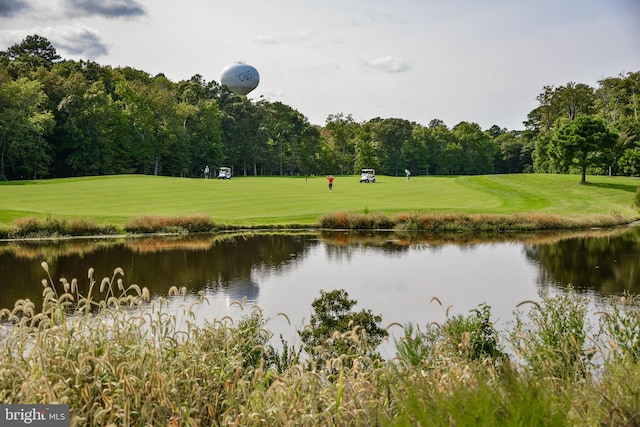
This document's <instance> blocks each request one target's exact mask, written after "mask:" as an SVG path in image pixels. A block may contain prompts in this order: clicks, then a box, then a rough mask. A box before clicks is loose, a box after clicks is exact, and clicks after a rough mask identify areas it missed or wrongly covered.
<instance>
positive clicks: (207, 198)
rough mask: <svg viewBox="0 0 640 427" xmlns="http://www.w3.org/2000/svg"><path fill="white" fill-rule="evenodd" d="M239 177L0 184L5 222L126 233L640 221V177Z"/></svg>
mask: <svg viewBox="0 0 640 427" xmlns="http://www.w3.org/2000/svg"><path fill="white" fill-rule="evenodd" d="M377 179H378V182H376V183H372V184H360V183H359V177H358V176H337V177H336V180H335V182H334V189H333V192H331V193H330V192H329V190H328V185H327V181H326V179H325V177H309V178H308V179H306V178H304V177H234V178H233V179H231V180H228V181H227V180H217V179H210V180H204V179H191V178H172V177H157V176H148V175H117V176H103V177H84V178H66V179H51V180H40V181H12V182H3V183H0V224H10V223H12V222H13V221H15V220H16V219H18V218H23V217H28V216H35V217H40V218H43V217H47V216H52V217H61V218H65V217H66V218H91V219H94V220H95V221H96V222H98V223H104V224H114V225H118V226H120V225H122V224H124V222H125V221H126V220H127V219H129V218H132V217H136V216H140V215H161V216H183V215H190V214H207V215H210V216H211V218H212V219H213V220H215V221H217V222H221V223H225V224H232V225H251V226H256V225H257V226H259V225H274V224H283V225H286V224H303V225H304V224H309V225H313V224H315V223H316V222H317V220H318V218H319V217H320V216H321V215H323V214H327V213H332V212H338V211H350V212H359V213H362V212H384V213H387V214H393V213H396V212H415V213H417V212H420V213H428V212H455V213H501V214H503V213H523V212H539V213H550V214H558V215H595V214H612V213H617V214H621V215H624V216H625V217H629V218H633V219H635V218H638V217H639V216H640V215H639V214H638V210H637V208H636V207H635V206H634V198H635V193H636V189H637V187H638V186H639V185H640V178H629V177H607V176H589V177H587V181H588V183H587V184H586V185H581V184H580V183H579V180H580V177H579V176H577V175H546V174H544V175H542V174H540V175H538V174H523V175H483V176H457V177H439V176H425V177H422V176H418V177H412V178H411V181H409V182H407V180H406V178H404V177H389V176H378V177H377Z"/></svg>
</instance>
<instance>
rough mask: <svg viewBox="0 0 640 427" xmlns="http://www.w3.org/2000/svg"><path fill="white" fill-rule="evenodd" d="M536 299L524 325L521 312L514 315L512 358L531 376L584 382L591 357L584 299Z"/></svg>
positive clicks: (590, 365) (544, 294) (546, 294)
mask: <svg viewBox="0 0 640 427" xmlns="http://www.w3.org/2000/svg"><path fill="white" fill-rule="evenodd" d="M540 297H541V302H540V303H539V304H538V303H531V309H530V310H529V312H528V315H527V317H528V318H527V320H526V321H525V319H524V313H523V312H522V311H520V310H518V311H517V312H516V319H515V321H514V329H513V330H512V331H511V335H510V342H511V344H512V345H513V348H514V350H515V353H516V355H517V356H518V357H520V358H521V359H522V360H523V361H524V362H526V369H527V370H529V371H530V372H531V373H532V374H533V375H535V376H538V377H542V378H550V379H553V380H558V381H565V382H566V381H571V380H576V379H579V378H584V377H585V376H586V375H587V374H588V373H589V372H590V370H591V368H592V364H591V363H592V362H591V360H592V358H593V356H594V354H595V349H594V347H593V342H590V341H592V340H590V339H589V337H590V333H591V332H592V328H591V326H590V325H589V323H588V321H587V318H586V314H587V307H588V303H589V300H588V298H586V297H578V296H577V295H575V294H574V293H573V292H572V293H571V294H568V295H557V296H550V295H549V294H548V293H541V294H540ZM522 304H525V303H521V304H520V306H522Z"/></svg>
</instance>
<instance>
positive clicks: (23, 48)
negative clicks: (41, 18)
mask: <svg viewBox="0 0 640 427" xmlns="http://www.w3.org/2000/svg"><path fill="white" fill-rule="evenodd" d="M0 57H3V58H6V59H7V60H8V63H7V66H8V67H7V68H8V70H9V73H10V74H11V76H12V77H13V78H14V79H17V78H20V77H29V75H30V73H32V72H34V71H36V70H37V69H38V68H39V67H44V68H46V69H51V68H52V67H53V64H54V63H55V62H57V61H59V60H60V59H61V58H60V55H58V53H57V51H56V48H55V47H54V46H53V45H52V44H51V42H49V40H47V39H46V38H44V37H41V36H39V35H37V34H34V35H30V36H27V37H26V38H25V39H24V40H22V41H21V42H20V43H16V44H14V45H12V46H9V48H8V49H7V50H6V51H2V52H0Z"/></svg>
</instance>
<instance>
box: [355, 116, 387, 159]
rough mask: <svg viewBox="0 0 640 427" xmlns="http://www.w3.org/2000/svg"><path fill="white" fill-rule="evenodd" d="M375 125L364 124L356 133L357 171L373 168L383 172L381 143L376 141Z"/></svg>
mask: <svg viewBox="0 0 640 427" xmlns="http://www.w3.org/2000/svg"><path fill="white" fill-rule="evenodd" d="M372 127H373V124H372V123H371V122H367V123H364V124H363V125H362V126H360V127H359V128H358V131H357V132H356V142H355V156H356V159H355V170H356V171H359V170H360V169H364V168H373V169H377V170H381V160H380V157H379V146H380V143H379V142H377V141H376V140H375V139H374V136H373V129H372Z"/></svg>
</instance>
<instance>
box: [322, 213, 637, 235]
mask: <svg viewBox="0 0 640 427" xmlns="http://www.w3.org/2000/svg"><path fill="white" fill-rule="evenodd" d="M626 223H628V218H624V217H623V216H621V215H618V214H610V215H593V216H580V215H571V216H561V215H551V214H540V213H522V214H468V213H455V212H452V213H426V214H421V213H398V214H395V215H393V216H391V217H389V216H387V215H386V214H384V213H381V212H376V213H371V214H366V213H363V214H360V213H353V212H335V213H330V214H326V215H323V216H321V217H320V218H319V219H318V226H319V227H320V228H324V229H346V230H369V229H393V230H396V231H434V232H450V231H472V232H479V231H533V230H568V229H588V228H593V227H612V226H615V225H621V224H626Z"/></svg>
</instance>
